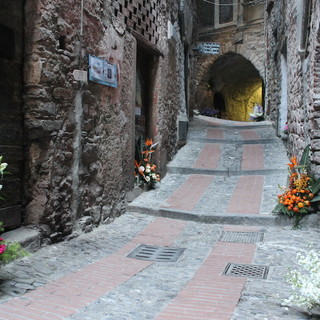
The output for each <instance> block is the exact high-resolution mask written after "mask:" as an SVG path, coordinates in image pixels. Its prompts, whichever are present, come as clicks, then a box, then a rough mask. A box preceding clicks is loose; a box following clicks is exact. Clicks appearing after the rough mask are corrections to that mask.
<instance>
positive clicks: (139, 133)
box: [135, 47, 153, 144]
mask: <svg viewBox="0 0 320 320" xmlns="http://www.w3.org/2000/svg"><path fill="white" fill-rule="evenodd" d="M152 61H153V56H152V55H150V54H149V53H148V52H146V51H145V50H143V49H142V48H140V47H138V51H137V69H136V98H135V137H136V144H141V143H142V142H143V141H144V140H145V139H146V138H152V66H153V65H152Z"/></svg>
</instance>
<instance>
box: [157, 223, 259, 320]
mask: <svg viewBox="0 0 320 320" xmlns="http://www.w3.org/2000/svg"><path fill="white" fill-rule="evenodd" d="M259 230H260V229H259V228H258V227H242V226H225V227H224V231H233V232H258V231H259ZM255 252H256V245H255V244H253V243H229V242H217V243H216V245H215V247H214V248H213V249H212V251H211V253H210V254H209V256H208V258H207V259H206V260H205V262H204V263H203V264H202V266H201V267H200V268H199V269H198V271H197V273H196V274H195V276H194V278H193V279H192V280H191V281H190V282H189V283H188V284H187V285H186V286H185V288H184V289H183V290H181V291H180V293H179V294H178V295H177V296H176V298H175V299H173V300H172V302H171V303H169V305H168V306H167V307H166V308H165V309H164V310H163V311H162V312H161V313H160V314H159V316H158V317H157V318H156V320H199V319H201V320H207V319H210V320H227V319H230V317H231V315H232V313H233V312H234V310H235V307H236V305H237V303H238V301H239V299H240V297H241V292H242V290H243V288H244V285H245V283H246V278H242V277H230V276H225V275H223V274H222V273H223V271H224V269H225V267H226V265H227V264H228V263H230V262H231V263H240V264H242V263H244V264H250V263H252V261H253V258H254V255H255Z"/></svg>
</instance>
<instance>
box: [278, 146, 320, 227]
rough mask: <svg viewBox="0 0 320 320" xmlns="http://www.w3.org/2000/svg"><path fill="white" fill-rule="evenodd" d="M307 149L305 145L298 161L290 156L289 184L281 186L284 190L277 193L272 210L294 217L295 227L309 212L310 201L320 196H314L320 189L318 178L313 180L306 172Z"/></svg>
mask: <svg viewBox="0 0 320 320" xmlns="http://www.w3.org/2000/svg"><path fill="white" fill-rule="evenodd" d="M309 151H310V149H309V146H307V147H306V148H305V150H304V152H303V155H302V157H301V160H300V163H298V161H297V157H296V156H293V157H291V158H290V163H289V164H288V167H289V185H288V187H284V188H282V189H284V192H283V193H282V194H279V195H278V204H277V206H276V207H275V209H274V210H273V212H275V213H282V214H284V215H287V216H289V217H293V218H295V223H294V226H295V227H297V226H298V224H299V222H300V220H301V219H302V218H303V217H304V216H305V215H306V214H308V213H310V208H311V205H312V203H313V202H316V201H319V200H320V197H315V196H314V195H315V194H316V193H317V192H318V191H319V189H320V179H318V180H316V181H314V180H313V179H312V178H311V176H310V175H309V173H308V166H309Z"/></svg>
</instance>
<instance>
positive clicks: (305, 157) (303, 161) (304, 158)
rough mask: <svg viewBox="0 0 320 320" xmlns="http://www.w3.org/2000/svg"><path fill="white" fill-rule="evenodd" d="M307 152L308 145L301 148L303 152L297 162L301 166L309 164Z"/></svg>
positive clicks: (306, 166) (308, 151)
mask: <svg viewBox="0 0 320 320" xmlns="http://www.w3.org/2000/svg"><path fill="white" fill-rule="evenodd" d="M309 153H310V145H307V146H306V147H305V148H304V150H303V154H302V156H301V159H300V162H299V163H300V166H301V167H304V168H309V166H310V157H309Z"/></svg>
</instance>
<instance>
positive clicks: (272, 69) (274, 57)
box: [266, 0, 320, 176]
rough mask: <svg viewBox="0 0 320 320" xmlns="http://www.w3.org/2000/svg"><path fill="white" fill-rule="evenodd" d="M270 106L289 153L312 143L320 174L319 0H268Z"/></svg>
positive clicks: (267, 34) (295, 153)
mask: <svg viewBox="0 0 320 320" xmlns="http://www.w3.org/2000/svg"><path fill="white" fill-rule="evenodd" d="M266 41H267V48H268V50H267V61H266V66H267V73H266V87H267V88H268V89H267V92H266V105H267V111H268V113H269V115H270V118H271V120H273V121H274V122H275V123H276V124H277V125H276V126H277V132H278V134H279V135H283V129H284V126H285V124H286V123H287V125H288V136H287V138H288V140H287V147H288V152H289V154H290V155H298V156H299V155H301V153H302V150H303V149H304V147H305V146H306V145H308V144H310V146H311V151H312V153H311V161H312V170H313V172H314V173H315V174H316V175H318V176H319V175H320V126H319V124H320V113H319V110H320V2H319V1H312V0H287V1H271V0H269V1H267V3H266Z"/></svg>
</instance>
